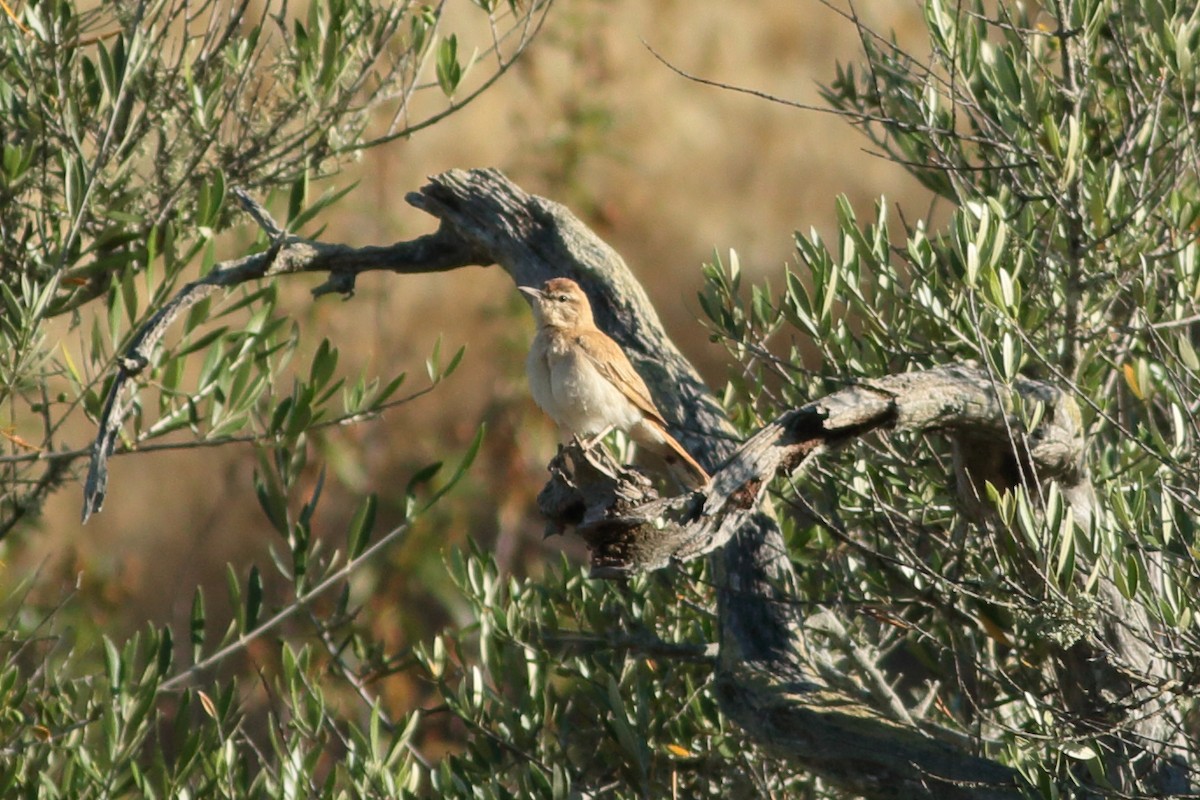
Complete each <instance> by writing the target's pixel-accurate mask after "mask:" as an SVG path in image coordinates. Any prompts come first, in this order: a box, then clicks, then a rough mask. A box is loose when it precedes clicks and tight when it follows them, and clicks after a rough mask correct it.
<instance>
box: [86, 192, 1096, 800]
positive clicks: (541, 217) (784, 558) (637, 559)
mask: <svg viewBox="0 0 1200 800" xmlns="http://www.w3.org/2000/svg"><path fill="white" fill-rule="evenodd" d="M407 199H408V201H409V203H411V204H412V205H414V206H415V207H417V208H420V209H422V210H424V211H426V212H428V213H429V214H430V215H432V216H434V217H435V218H437V219H438V220H439V228H438V230H437V231H436V232H435V233H433V234H430V235H428V236H425V237H421V238H419V239H417V240H414V241H412V242H401V243H397V244H396V245H393V246H391V247H374V248H360V249H356V248H350V247H346V246H341V245H330V244H324V243H320V242H313V241H308V240H304V239H300V238H298V237H289V236H279V237H278V238H276V240H275V244H274V245H273V246H272V247H271V249H270V250H268V251H267V252H266V253H263V254H259V255H255V256H250V257H248V258H246V259H241V260H239V261H235V262H230V263H228V264H224V265H221V266H220V268H218V269H217V270H215V271H214V272H213V273H212V274H210V275H209V276H208V277H207V278H205V279H202V280H201V281H197V282H196V283H194V284H191V285H189V286H188V287H185V289H184V290H183V291H182V292H181V294H180V296H178V297H177V298H175V300H173V301H172V303H171V304H170V305H168V306H167V307H165V308H164V309H163V310H162V311H161V312H160V313H159V314H158V315H156V317H155V318H154V320H152V321H151V323H150V324H148V325H147V326H146V328H145V329H144V330H143V331H142V332H141V333H139V335H138V337H137V338H136V340H135V342H134V344H133V346H131V347H130V348H129V351H128V352H127V353H125V355H124V357H123V358H122V359H121V360H120V362H119V374H118V376H117V378H116V380H115V381H114V383H113V385H112V388H111V390H110V394H109V398H108V404H107V406H106V410H105V414H104V418H103V419H102V421H101V422H102V424H101V430H100V433H99V436H98V437H97V440H96V443H95V445H94V449H93V460H92V470H91V473H90V475H89V480H88V486H87V492H86V499H85V508H84V516H85V518H86V516H87V515H88V514H89V513H91V512H93V511H95V510H98V509H99V507H100V504H101V502H102V501H103V498H104V493H105V487H106V479H105V459H106V458H107V456H108V455H109V454H110V453H111V452H112V449H113V447H114V444H115V442H116V438H117V432H118V431H119V428H120V425H121V421H122V418H123V416H124V413H125V407H126V401H125V399H124V398H125V397H126V394H127V392H128V391H129V390H130V387H131V379H132V378H133V377H134V376H136V375H137V374H138V372H139V371H140V370H142V369H143V368H144V367H145V365H146V364H147V363H148V356H149V353H150V352H151V350H152V349H153V348H154V347H155V346H156V345H157V343H158V341H159V340H160V338H161V336H162V333H163V329H164V328H165V327H166V326H167V325H169V324H170V323H171V322H172V321H173V320H174V319H175V318H176V317H177V316H178V315H179V312H180V311H182V310H183V309H184V308H186V307H187V305H190V304H191V303H194V302H195V300H196V299H198V298H199V297H202V296H204V295H206V294H209V293H211V292H213V291H215V290H216V289H218V288H223V287H228V286H233V285H236V284H238V283H242V282H244V281H248V280H257V279H260V278H270V277H276V276H279V275H284V274H290V273H294V272H313V271H324V272H328V273H329V275H330V279H329V281H328V282H327V283H326V284H325V285H323V286H322V287H321V288H319V289H318V290H317V294H321V293H325V292H339V293H349V292H351V291H352V290H353V287H354V277H355V276H356V275H357V274H358V273H360V272H364V271H367V270H391V271H394V272H402V273H404V272H432V271H440V270H447V269H453V268H455V267H458V266H464V265H468V264H475V265H483V264H492V263H495V264H498V265H499V266H500V267H501V268H503V269H504V270H505V271H506V272H507V273H508V274H509V275H510V276H511V277H512V278H513V279H514V281H515V282H516V283H517V284H518V285H528V284H538V283H541V282H542V281H545V280H546V279H548V278H551V277H555V276H566V277H570V278H573V279H575V280H576V281H578V282H579V283H580V284H581V285H582V286H583V288H584V290H585V291H586V292H587V293H588V295H589V298H590V299H591V301H592V305H593V308H594V310H595V314H596V319H597V323H598V324H599V326H600V327H601V328H602V329H604V330H605V331H606V332H608V333H609V334H610V335H612V336H613V337H614V338H615V339H616V340H617V341H618V342H619V343H620V344H621V345H622V347H623V348H624V349H625V351H626V352H627V353H628V354H629V356H630V358H631V360H632V361H633V362H634V364H635V366H636V367H637V368H638V370H639V371H640V372H641V374H642V375H643V376H644V377H645V379H646V382H647V384H648V385H649V387H650V389H651V391H652V392H653V394H654V396H655V400H656V402H657V404H658V406H659V408H660V409H661V410H662V412H663V416H664V418H665V419H666V420H667V422H668V424H669V426H670V429H671V433H672V434H673V435H674V436H675V437H676V438H678V439H679V440H680V441H681V442H683V443H684V445H685V446H686V447H687V448H688V449H689V451H690V452H692V453H693V454H695V455H696V457H697V459H698V460H699V461H700V462H701V463H702V464H703V465H704V466H705V467H706V468H707V469H709V470H710V471H711V472H713V473H714V475H715V479H714V481H713V483H712V484H711V486H710V488H709V491H708V492H707V493H704V494H700V493H695V494H687V495H683V496H678V497H671V498H666V499H663V498H659V497H658V496H657V495H656V494H655V492H654V489H653V486H652V485H651V483H650V482H649V481H648V480H646V479H645V478H644V477H643V476H641V475H640V473H638V472H637V471H636V470H632V469H629V468H625V467H622V466H621V465H619V464H617V463H615V462H613V461H612V459H611V458H610V457H608V456H607V455H606V454H604V453H602V452H599V451H596V450H592V451H585V450H584V449H582V448H581V447H579V446H578V445H570V446H568V447H566V448H565V449H564V450H563V451H562V453H560V456H559V458H557V459H556V460H555V462H554V463H553V464H552V465H551V471H552V478H551V482H550V484H549V485H548V486H547V488H546V489H545V490H544V491H543V493H542V495H541V497H540V498H539V505H540V506H541V508H542V509H543V510H544V511H545V512H546V514H547V516H548V517H550V518H551V519H552V520H553V521H554V523H555V524H558V525H574V526H576V527H577V529H578V530H579V531H580V533H581V534H582V535H583V536H584V537H585V538H586V539H587V540H588V542H589V544H591V546H592V548H593V552H594V561H593V568H594V571H595V574H597V575H602V576H608V575H617V574H626V573H628V572H631V571H637V570H647V569H656V568H659V567H662V566H665V565H667V564H670V563H672V562H673V561H681V560H687V559H691V558H695V557H697V556H700V555H702V554H706V553H710V554H711V557H712V559H713V566H714V573H715V575H716V581H717V586H718V593H717V605H718V616H719V620H720V642H719V652H718V656H717V659H716V667H715V671H716V674H715V680H716V684H715V685H716V688H717V694H718V697H719V699H720V702H721V705H722V708H723V710H724V711H725V713H726V714H728V715H729V717H730V718H732V719H733V720H735V721H737V722H738V723H739V724H740V725H742V726H743V728H744V729H745V730H746V732H747V733H748V735H749V736H750V737H751V738H752V739H754V740H755V741H757V742H759V743H760V744H761V745H762V746H763V747H764V748H766V749H767V750H768V751H769V752H772V753H774V754H776V755H777V756H778V757H780V758H785V759H788V760H789V761H790V762H792V763H793V764H796V765H800V766H802V767H804V768H807V769H811V770H813V771H815V772H818V773H819V774H821V775H822V776H823V777H824V778H825V779H826V780H828V781H830V782H831V783H835V784H838V785H841V786H843V787H845V788H846V789H848V790H850V791H853V792H856V793H859V794H861V795H863V796H866V797H870V798H1016V797H1019V796H1021V782H1020V779H1019V778H1018V777H1017V775H1016V773H1015V772H1014V771H1012V770H1010V769H1009V768H1007V767H1005V766H1003V765H1001V764H1000V763H998V762H996V761H994V760H991V759H988V758H986V757H984V756H982V755H981V754H980V753H979V752H977V751H976V750H975V749H974V748H972V749H970V750H968V748H967V747H966V746H964V745H962V744H961V743H960V742H957V741H953V738H952V737H949V736H941V735H939V732H938V731H936V730H932V729H929V728H918V727H915V726H914V725H911V724H907V723H906V722H905V721H896V719H895V717H896V716H901V717H903V715H897V714H895V713H892V712H891V711H890V710H889V709H888V708H887V707H886V706H887V703H880V704H879V705H880V706H881V707H880V708H875V707H874V706H872V705H868V704H867V703H866V702H865V701H864V700H863V699H862V696H854V697H851V696H849V695H846V694H844V693H842V692H841V691H840V690H838V689H836V688H833V687H831V686H830V685H829V684H828V682H826V681H825V680H823V679H822V677H821V671H820V670H819V669H816V668H814V666H813V664H814V660H813V658H812V655H811V654H810V653H809V652H808V651H807V648H808V646H809V645H808V644H807V642H806V638H805V635H804V633H805V619H804V616H803V614H802V612H801V609H802V608H803V607H804V606H802V604H801V603H798V602H796V599H797V598H796V591H795V577H794V574H793V572H792V566H791V562H790V560H789V558H788V554H787V552H786V549H785V547H784V543H783V539H782V536H781V535H780V530H779V525H778V523H777V521H776V520H775V518H774V517H773V516H772V514H771V513H770V512H769V511H767V510H765V507H764V505H763V504H762V503H760V500H761V498H762V496H763V493H764V491H765V490H766V487H767V484H768V483H769V481H770V480H771V479H772V478H773V477H774V476H776V475H780V474H789V473H790V474H797V473H798V472H800V471H802V470H803V469H804V468H805V467H806V466H808V465H809V464H810V463H811V462H812V461H813V459H814V458H816V457H817V456H819V455H820V454H822V453H824V452H826V451H828V450H830V449H832V448H836V447H838V446H841V445H844V444H846V443H848V442H850V441H853V440H854V439H856V438H858V437H861V436H863V435H866V434H868V433H871V432H874V431H886V430H908V431H922V432H926V433H935V432H936V433H940V434H944V435H947V436H950V437H951V438H952V439H953V440H954V441H955V442H957V443H958V446H959V455H960V457H959V458H957V459H956V471H957V474H956V478H957V479H958V484H959V491H960V496H961V497H962V498H963V501H964V503H967V502H968V501H969V499H970V498H971V497H972V496H974V497H975V498H976V500H978V492H979V490H980V488H981V487H982V486H983V485H984V482H985V481H987V482H991V483H992V484H994V485H996V486H998V487H1001V488H1003V487H1005V486H1014V485H1016V484H1017V483H1024V484H1026V485H1029V486H1034V485H1040V484H1042V483H1044V482H1046V481H1051V480H1053V481H1057V482H1058V483H1059V484H1060V486H1061V487H1063V491H1064V493H1065V494H1066V495H1067V496H1068V498H1069V500H1070V501H1071V503H1072V505H1073V507H1074V508H1075V509H1076V519H1084V518H1085V515H1087V514H1090V513H1092V506H1093V503H1094V500H1093V496H1092V491H1091V487H1090V485H1089V484H1088V480H1087V471H1086V469H1085V467H1084V461H1083V439H1082V435H1081V432H1080V427H1079V414H1078V409H1077V408H1076V407H1075V404H1074V402H1073V401H1072V400H1071V398H1070V397H1068V396H1066V395H1065V394H1063V393H1062V392H1060V391H1059V390H1057V389H1056V388H1054V387H1052V386H1050V385H1047V384H1043V383H1039V382H1035V381H1018V382H1016V383H1015V384H1013V385H1011V386H1000V385H997V384H996V383H995V382H993V381H992V380H991V379H990V377H989V376H988V375H987V373H985V372H982V371H979V370H975V369H971V368H967V367H945V368H941V369H935V370H929V371H926V372H917V373H911V374H905V375H893V376H888V377H884V378H880V379H878V380H873V381H870V382H864V383H863V384H861V385H858V386H853V387H850V388H848V389H845V390H843V391H840V392H837V393H835V394H833V395H830V396H828V397H826V398H823V399H821V400H817V401H814V402H812V403H809V404H808V405H805V406H803V407H801V408H798V409H795V410H793V411H791V412H788V413H787V414H784V415H783V416H781V417H780V418H779V419H777V420H775V421H774V422H772V423H771V424H769V425H767V426H766V427H765V428H763V430H762V431H760V432H759V433H758V434H757V435H755V436H754V437H753V438H751V439H750V440H749V441H747V442H745V443H744V444H742V445H741V446H740V447H739V446H738V445H737V443H736V441H735V439H734V437H733V431H732V429H731V427H730V425H729V422H728V420H727V419H726V418H725V416H724V414H723V412H722V410H721V407H720V405H719V404H718V403H717V402H716V400H715V399H714V398H713V397H712V395H711V394H710V393H709V392H708V390H707V389H706V387H705V386H704V384H703V382H702V381H701V379H700V377H699V376H698V375H697V373H696V372H695V370H694V369H693V368H692V367H691V365H690V364H689V363H688V362H687V360H686V359H684V357H683V356H682V355H681V354H680V353H679V351H678V350H677V349H676V348H675V346H674V344H673V343H672V342H671V341H670V340H669V339H668V338H667V336H666V334H665V332H664V331H663V328H662V325H661V324H660V323H659V320H658V316H657V314H656V313H655V310H654V308H653V307H652V306H651V304H650V302H649V300H648V299H647V297H646V295H645V293H644V292H643V290H642V288H641V287H640V285H639V284H638V283H637V281H636V280H635V279H634V278H633V276H632V275H631V273H630V272H629V270H628V268H627V267H626V265H625V264H624V262H623V261H622V260H621V258H620V256H618V255H617V254H616V253H615V252H614V251H613V250H612V249H611V248H610V247H608V245H606V244H605V243H604V242H602V241H601V240H600V239H599V238H597V237H596V236H595V235H594V234H593V233H592V232H591V231H590V230H588V229H587V228H586V226H584V225H583V224H582V223H580V222H579V220H577V219H576V218H575V217H574V216H573V215H571V214H570V212H568V211H567V210H566V209H565V208H563V207H562V206H560V205H558V204H557V203H553V202H551V201H548V200H545V199H543V198H539V197H536V196H532V195H529V194H526V193H525V192H523V191H522V190H521V189H519V188H518V187H517V186H515V185H514V184H512V183H511V182H510V181H508V180H507V179H506V178H505V177H504V176H503V175H501V174H500V173H499V172H497V171H494V170H473V171H470V172H465V171H458V170H455V171H451V172H447V173H444V174H442V175H438V176H436V177H434V178H432V179H431V180H430V182H429V183H428V185H426V186H425V187H423V188H422V189H421V191H420V192H417V193H413V194H410V195H409V196H408V198H407ZM1018 406H1019V408H1018ZM1035 406H1040V407H1041V409H1040V421H1039V422H1038V423H1037V424H1034V425H1031V426H1030V428H1031V429H1030V430H1026V429H1025V426H1024V424H1023V423H1022V422H1021V420H1023V419H1029V418H1035V419H1036V418H1038V417H1039V414H1037V413H1031V409H1033V408H1034V407H1035ZM717 467H720V469H719V470H717V469H716V468H717ZM826 613H828V612H826ZM1115 646H1119V643H1118V645H1115ZM1092 652H1093V654H1094V653H1095V651H1092Z"/></svg>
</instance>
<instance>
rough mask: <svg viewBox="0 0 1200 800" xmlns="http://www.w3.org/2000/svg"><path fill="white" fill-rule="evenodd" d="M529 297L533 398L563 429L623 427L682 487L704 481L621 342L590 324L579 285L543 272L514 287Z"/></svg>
mask: <svg viewBox="0 0 1200 800" xmlns="http://www.w3.org/2000/svg"><path fill="white" fill-rule="evenodd" d="M517 288H518V289H519V290H520V291H521V292H522V293H524V294H525V295H526V296H527V297H528V298H529V303H530V306H532V308H533V316H534V320H535V322H536V323H537V335H536V336H534V339H533V344H532V346H531V347H530V349H529V358H528V360H527V361H526V364H525V367H526V371H527V372H528V374H529V387H530V390H531V392H532V394H533V399H534V402H536V403H537V404H538V406H540V407H541V409H542V410H543V411H545V412H546V414H548V415H549V416H550V418H551V419H553V420H554V422H555V423H556V424H557V425H558V427H559V429H560V430H562V431H563V432H564V433H565V434H567V435H575V436H579V437H584V438H587V437H594V439H593V441H594V440H596V439H600V438H603V436H604V435H606V434H607V433H608V432H609V431H610V430H612V429H614V428H615V429H617V430H621V431H624V432H625V433H627V434H628V435H629V437H630V438H631V439H632V440H633V441H635V442H636V443H637V444H638V445H640V446H641V447H643V448H645V449H646V450H649V451H650V452H651V453H654V454H656V455H658V456H659V457H661V458H662V459H663V460H664V461H665V462H666V464H667V468H668V470H669V471H670V473H671V474H672V475H673V476H674V477H675V478H676V480H678V481H679V482H680V483H681V484H683V486H685V487H687V488H688V489H693V490H699V489H703V488H704V487H705V486H706V485H707V484H708V482H709V475H708V473H707V472H705V471H704V467H702V466H700V464H698V463H697V462H696V459H694V458H692V456H691V454H689V453H688V451H687V450H685V449H684V448H683V445H681V444H680V443H679V442H678V441H677V440H676V439H675V437H673V436H671V434H670V433H668V432H667V423H666V420H664V419H663V415H662V412H660V411H659V410H658V407H657V406H655V405H654V401H653V400H652V399H651V398H650V390H649V389H647V388H646V382H645V381H644V380H642V376H641V375H639V374H638V373H637V370H635V369H634V368H633V364H631V363H630V362H629V358H628V357H627V356H626V355H625V352H624V351H623V350H621V346H620V345H618V344H617V343H616V342H615V341H613V340H612V338H610V337H609V336H608V334H606V333H604V332H603V331H601V330H600V329H599V328H597V327H596V321H595V319H594V318H593V316H592V306H591V303H589V302H588V298H587V295H586V294H584V292H583V289H581V288H580V287H579V284H578V283H576V282H575V281H573V280H571V279H570V278H551V279H550V280H548V281H546V282H545V283H544V284H542V287H541V288H540V289H539V288H534V287H532V286H518V287H517Z"/></svg>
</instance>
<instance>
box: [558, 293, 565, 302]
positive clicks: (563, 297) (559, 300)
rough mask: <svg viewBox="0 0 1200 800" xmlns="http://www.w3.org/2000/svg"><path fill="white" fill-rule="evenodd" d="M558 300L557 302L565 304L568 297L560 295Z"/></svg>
mask: <svg viewBox="0 0 1200 800" xmlns="http://www.w3.org/2000/svg"><path fill="white" fill-rule="evenodd" d="M556 299H557V300H558V302H560V303H565V302H567V296H566V295H565V294H560V295H559V296H558V297H557V298H556Z"/></svg>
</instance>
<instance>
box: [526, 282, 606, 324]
mask: <svg viewBox="0 0 1200 800" xmlns="http://www.w3.org/2000/svg"><path fill="white" fill-rule="evenodd" d="M517 288H518V289H520V290H521V291H522V292H523V293H525V294H526V295H527V296H528V297H529V304H530V305H531V306H533V316H534V319H536V320H537V324H538V327H539V328H576V327H579V326H585V327H589V326H591V325H594V324H595V323H594V322H593V321H592V306H591V304H590V303H588V299H587V295H586V294H584V293H583V289H580V288H579V284H578V283H576V282H575V281H573V280H571V279H570V278H551V279H550V280H548V281H546V282H545V283H543V284H542V288H540V289H534V288H533V287H532V286H518V287H517Z"/></svg>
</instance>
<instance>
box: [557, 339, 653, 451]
mask: <svg viewBox="0 0 1200 800" xmlns="http://www.w3.org/2000/svg"><path fill="white" fill-rule="evenodd" d="M575 342H576V343H577V344H578V345H579V349H580V350H582V351H583V353H584V355H586V356H587V359H588V361H590V362H591V363H592V366H594V367H595V368H596V371H597V372H599V373H600V375H601V376H603V377H604V378H605V380H607V381H608V382H609V383H611V384H612V385H613V386H616V387H617V388H618V389H620V390H621V394H623V395H625V397H627V398H628V399H629V402H631V403H633V404H634V405H635V406H637V407H638V408H639V409H640V410H641V411H642V413H644V414H645V415H646V416H647V417H649V418H650V419H652V420H654V421H655V422H657V423H658V424H660V425H662V426H663V428H666V427H667V423H666V420H664V419H663V416H662V412H660V411H659V410H658V407H657V406H655V405H654V400H652V399H651V398H650V390H649V389H648V388H646V382H645V381H644V380H642V376H641V375H638V373H637V370H635V369H634V368H633V364H630V363H629V358H628V357H627V356H626V355H625V352H624V351H623V350H621V346H620V345H619V344H617V343H616V342H614V341H613V340H612V339H611V338H610V337H609V336H608V335H607V334H606V333H604V332H603V331H600V330H592V331H583V332H582V333H579V334H577V335H576V338H575Z"/></svg>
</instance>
